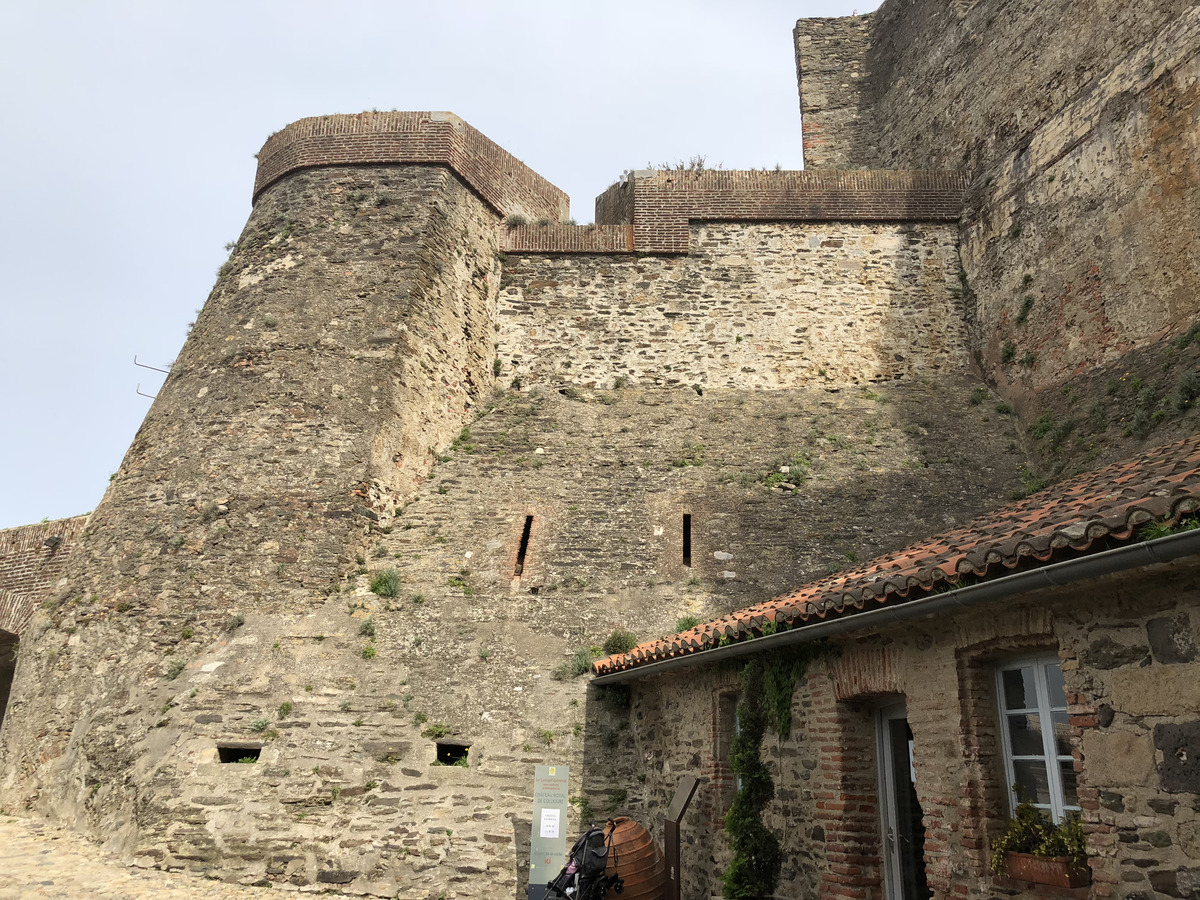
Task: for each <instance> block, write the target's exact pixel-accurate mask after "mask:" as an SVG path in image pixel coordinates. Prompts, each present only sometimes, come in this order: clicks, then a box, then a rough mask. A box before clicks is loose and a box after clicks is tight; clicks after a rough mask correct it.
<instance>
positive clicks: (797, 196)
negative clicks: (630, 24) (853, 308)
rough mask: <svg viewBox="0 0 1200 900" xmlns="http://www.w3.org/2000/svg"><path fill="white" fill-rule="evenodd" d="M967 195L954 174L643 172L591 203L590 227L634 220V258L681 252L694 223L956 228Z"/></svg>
mask: <svg viewBox="0 0 1200 900" xmlns="http://www.w3.org/2000/svg"><path fill="white" fill-rule="evenodd" d="M965 189H966V180H965V178H964V177H963V176H962V175H960V174H958V173H957V172H792V171H788V172H756V171H724V170H700V171H693V170H679V169H666V170H644V171H639V172H634V173H633V174H632V175H630V177H629V178H627V179H626V180H624V181H621V182H618V183H617V184H614V185H613V186H612V187H610V188H609V189H608V190H607V191H605V192H604V193H603V194H601V195H600V197H598V198H597V199H596V222H597V224H601V225H622V224H629V223H630V222H632V224H633V232H634V249H635V250H636V251H637V252H639V253H687V252H688V250H689V241H688V234H689V223H690V222H694V221H698V220H699V221H726V222H797V221H798V222H956V221H958V218H959V216H960V214H961V213H962V200H963V192H964V190H965ZM610 217H611V219H610Z"/></svg>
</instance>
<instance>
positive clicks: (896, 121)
mask: <svg viewBox="0 0 1200 900" xmlns="http://www.w3.org/2000/svg"><path fill="white" fill-rule="evenodd" d="M1068 23H1069V24H1068ZM795 37H796V52H797V60H798V62H797V65H798V73H799V77H800V91H801V97H802V100H801V105H802V107H803V108H804V114H805V122H804V127H805V140H806V154H808V156H807V162H808V165H809V166H811V167H814V168H817V169H820V168H826V167H832V168H866V169H876V168H890V167H901V168H913V169H922V168H937V169H951V170H961V171H963V172H965V173H966V174H967V175H968V176H969V178H970V183H971V187H970V190H969V192H968V202H967V206H966V211H965V215H964V218H963V220H962V264H963V279H964V286H965V293H966V298H967V303H968V310H969V312H968V321H969V327H970V334H971V341H970V346H971V351H972V353H973V354H975V355H976V357H977V358H978V359H979V361H980V363H981V365H982V367H983V370H984V371H985V372H986V374H987V377H988V379H989V380H990V381H992V382H993V383H994V384H995V385H996V387H997V388H998V390H999V391H1000V392H1001V393H1002V394H1003V395H1004V396H1005V397H1006V398H1007V399H1009V400H1010V401H1011V402H1012V403H1013V404H1014V405H1015V406H1016V407H1017V409H1018V412H1019V414H1020V415H1021V417H1022V420H1023V421H1024V422H1025V423H1026V424H1027V425H1032V424H1034V423H1035V422H1037V421H1038V420H1048V421H1052V422H1053V426H1056V427H1058V428H1060V429H1064V430H1066V431H1069V432H1071V436H1070V439H1068V440H1060V441H1056V442H1055V446H1054V448H1053V449H1052V450H1046V451H1044V452H1042V453H1041V460H1040V461H1041V463H1042V466H1043V467H1044V469H1045V470H1046V471H1048V472H1049V473H1050V474H1051V475H1052V476H1053V475H1056V474H1059V473H1067V474H1070V473H1074V472H1077V471H1081V470H1083V469H1085V468H1087V467H1089V466H1091V465H1094V464H1095V463H1096V462H1097V461H1107V460H1110V459H1115V458H1120V457H1122V456H1124V455H1127V454H1128V453H1130V452H1135V451H1136V449H1137V447H1138V446H1139V445H1141V442H1143V441H1145V440H1146V439H1147V438H1148V437H1150V436H1151V435H1152V437H1153V439H1154V440H1155V441H1165V440H1168V439H1170V438H1171V437H1174V436H1176V435H1177V434H1180V433H1186V431H1187V430H1188V429H1189V428H1190V427H1191V426H1190V424H1189V423H1186V422H1185V423H1179V422H1177V416H1178V413H1179V411H1180V409H1181V408H1185V409H1190V403H1189V402H1188V401H1187V398H1186V397H1180V399H1178V400H1177V399H1175V398H1176V397H1178V396H1180V394H1179V390H1180V387H1181V383H1183V382H1184V380H1185V379H1191V378H1193V377H1195V376H1193V375H1191V374H1189V373H1190V369H1191V360H1190V359H1188V360H1186V365H1181V364H1180V358H1179V354H1178V352H1177V349H1176V347H1175V341H1176V340H1182V336H1183V335H1186V334H1188V333H1189V329H1190V328H1191V326H1192V324H1193V323H1194V322H1195V321H1196V319H1197V313H1198V311H1200V306H1198V305H1197V297H1200V269H1197V262H1196V254H1195V253H1194V237H1195V235H1196V234H1197V232H1198V229H1200V222H1197V220H1196V215H1197V213H1196V210H1197V209H1198V208H1200V206H1198V203H1197V191H1198V190H1200V163H1198V160H1200V145H1198V144H1197V140H1198V138H1197V135H1198V134H1200V128H1198V127H1197V96H1198V95H1197V90H1198V89H1200V88H1198V87H1197V85H1198V84H1200V69H1198V68H1197V66H1198V65H1200V63H1198V61H1197V60H1198V53H1200V9H1197V8H1196V6H1195V4H1194V3H1190V2H1186V0H1156V2H1145V3H1123V2H1116V0H1111V2H1096V3H1087V4H1078V3H1069V2H1067V0H1059V2H1052V3H1017V4H1009V3H999V2H988V0H982V2H974V3H958V4H948V3H943V2H934V0H930V2H924V0H918V2H896V0H889V2H886V3H884V4H883V6H881V7H880V9H879V10H878V11H877V12H876V13H873V14H871V15H870V16H860V17H851V18H846V19H815V20H801V21H800V22H799V23H797V27H796V34H795ZM998 72H1004V73H1006V74H1005V77H1003V78H998V77H995V73H998ZM810 143H811V145H812V146H811V147H810V146H809V144H810ZM1131 354H1132V355H1133V358H1132V360H1131V359H1130V357H1131ZM1131 361H1132V362H1133V363H1134V364H1135V365H1134V367H1133V368H1131V367H1130V366H1129V363H1130V362H1131ZM1122 378H1124V379H1125V383H1128V382H1129V381H1130V380H1132V379H1136V382H1137V385H1138V388H1137V389H1136V390H1135V391H1133V392H1132V393H1133V394H1137V393H1138V392H1139V391H1142V392H1143V393H1142V396H1141V399H1140V400H1136V399H1135V398H1134V397H1132V396H1122V395H1120V394H1112V393H1109V390H1110V385H1111V384H1112V382H1114V381H1116V382H1120V381H1121V379H1122ZM1185 392H1186V391H1185Z"/></svg>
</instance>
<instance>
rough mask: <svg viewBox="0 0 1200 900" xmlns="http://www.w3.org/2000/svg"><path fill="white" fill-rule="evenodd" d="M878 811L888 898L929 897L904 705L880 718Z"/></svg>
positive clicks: (922, 828) (918, 899) (919, 899)
mask: <svg viewBox="0 0 1200 900" xmlns="http://www.w3.org/2000/svg"><path fill="white" fill-rule="evenodd" d="M876 734H877V736H878V737H877V742H878V759H879V813H880V825H881V827H882V829H883V860H882V862H883V884H884V896H885V897H887V900H929V898H930V897H931V896H932V894H931V892H930V890H929V886H928V885H927V884H926V882H925V826H924V825H923V824H922V822H921V804H920V803H919V802H917V786H916V781H917V776H916V770H915V768H914V767H913V754H912V745H913V736H912V730H911V729H910V728H909V727H908V714H907V713H906V712H905V709H904V705H903V704H898V705H896V706H888V707H885V708H884V709H881V710H880V711H879V714H878V717H877V719H876Z"/></svg>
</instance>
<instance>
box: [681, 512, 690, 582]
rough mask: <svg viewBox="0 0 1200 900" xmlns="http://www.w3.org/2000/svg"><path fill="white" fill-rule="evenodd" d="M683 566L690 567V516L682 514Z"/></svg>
mask: <svg viewBox="0 0 1200 900" xmlns="http://www.w3.org/2000/svg"><path fill="white" fill-rule="evenodd" d="M683 564H684V565H685V566H687V567H688V568H689V569H690V568H691V567H692V514H691V513H684V514H683Z"/></svg>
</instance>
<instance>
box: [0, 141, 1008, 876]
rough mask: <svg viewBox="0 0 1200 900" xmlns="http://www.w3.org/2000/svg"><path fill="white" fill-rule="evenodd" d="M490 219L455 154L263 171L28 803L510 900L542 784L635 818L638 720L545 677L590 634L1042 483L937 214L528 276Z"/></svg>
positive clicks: (37, 733) (699, 244)
mask: <svg viewBox="0 0 1200 900" xmlns="http://www.w3.org/2000/svg"><path fill="white" fill-rule="evenodd" d="M501 230H502V229H501V226H500V219H499V213H498V212H496V211H494V210H492V209H491V208H490V207H489V206H488V205H487V204H485V203H483V202H482V201H481V200H480V199H479V198H478V197H477V196H476V194H475V193H474V192H473V191H471V190H470V189H469V187H468V186H467V185H466V184H464V183H463V182H462V181H460V180H459V178H458V177H457V175H456V174H454V172H453V171H452V170H451V169H448V168H445V167H440V166H430V165H420V166H416V165H390V166H389V165H376V166H372V167H369V168H361V167H342V166H332V165H329V166H326V165H322V166H313V167H306V168H303V169H299V170H296V171H292V172H290V173H289V174H286V175H285V176H283V177H281V178H279V179H278V180H276V181H273V182H272V183H271V184H269V186H267V187H266V188H265V190H263V191H262V193H261V194H260V195H259V197H258V200H257V203H256V204H255V208H254V212H253V214H252V216H251V219H250V222H249V223H248V225H247V227H246V230H245V231H244V232H243V235H242V236H241V238H240V240H239V242H238V245H237V247H236V248H235V249H234V252H233V254H232V255H231V257H230V260H229V262H228V263H227V264H226V266H225V267H223V269H222V274H221V277H220V280H219V281H218V284H217V286H216V288H215V289H214V292H213V294H212V296H211V297H210V299H209V302H208V303H207V304H206V306H205V308H204V310H203V312H202V313H201V315H200V317H199V318H198V320H197V323H196V326H195V329H194V330H193V333H192V335H191V336H190V338H189V341H188V344H187V346H186V347H185V349H184V352H183V353H182V354H181V355H180V358H179V362H178V363H177V364H176V366H175V368H174V369H173V371H172V374H171V376H170V378H169V379H168V381H167V383H166V385H165V386H164V389H163V391H162V392H161V393H160V397H159V399H158V400H157V401H156V404H155V406H154V407H153V408H152V410H151V412H150V415H149V416H148V417H147V421H146V423H145V425H144V426H143V428H142V430H141V431H140V432H139V435H138V437H137V438H136V439H135V442H134V445H133V447H132V448H131V450H130V453H129V455H128V456H127V457H126V460H125V461H124V463H123V464H122V467H121V469H120V471H119V472H118V474H117V477H116V479H115V480H114V481H113V484H112V486H111V487H110V490H109V493H108V496H107V497H106V499H105V501H104V502H103V503H102V504H101V506H100V507H99V508H98V509H97V511H96V512H95V513H94V514H93V515H92V517H91V519H90V520H89V527H88V532H87V533H86V534H85V535H81V537H80V539H79V541H78V542H77V544H78V546H77V548H76V550H75V551H74V552H73V553H72V555H71V556H70V558H69V563H68V565H67V567H66V568H65V570H64V572H63V577H62V578H61V579H60V582H59V583H57V584H55V585H54V587H53V589H52V590H51V591H50V593H49V594H48V595H47V597H46V601H45V602H46V610H45V613H44V615H43V616H42V617H41V618H39V619H38V620H37V622H36V624H35V625H33V626H31V629H30V630H29V636H28V638H27V639H23V644H22V651H21V654H20V658H19V659H20V661H19V670H18V673H17V679H18V681H17V684H18V689H17V690H16V691H15V693H14V699H13V701H12V702H11V703H10V705H9V713H8V716H7V717H6V721H5V723H4V731H3V751H2V752H3V754H4V756H3V759H4V767H5V768H4V770H5V773H6V774H5V780H4V783H3V791H4V796H5V803H6V804H11V805H12V806H13V807H20V808H29V809H32V810H35V811H38V812H42V813H44V814H49V815H54V816H56V817H60V818H63V819H67V820H70V821H73V822H75V823H76V824H77V825H79V826H80V827H82V828H85V829H87V830H91V831H93V832H94V833H97V834H102V835H103V836H104V838H105V839H106V842H107V843H108V844H109V846H110V847H111V848H112V849H114V850H115V851H117V852H121V853H123V854H126V855H128V856H129V857H131V858H133V859H135V860H137V861H139V862H140V863H142V864H146V865H158V866H162V867H167V868H175V867H185V868H188V869H191V870H194V871H198V872H201V873H207V874H212V875H216V876H219V877H224V878H228V879H233V880H243V881H247V882H257V881H263V880H265V881H270V882H278V883H281V884H290V885H292V886H295V887H304V886H313V885H322V884H331V885H345V886H349V887H350V888H352V889H353V890H356V891H361V892H366V893H372V894H379V895H384V896H396V895H399V896H403V897H413V898H416V897H427V896H430V895H431V894H432V895H437V894H438V893H440V892H443V891H446V892H453V893H455V894H456V895H458V896H483V895H484V894H482V893H481V891H485V890H494V889H496V888H500V889H502V890H504V891H512V892H514V893H515V892H519V891H523V885H524V883H525V881H526V880H527V879H528V878H529V873H528V871H527V869H525V868H524V867H525V866H526V864H527V861H528V859H527V850H526V849H524V848H526V847H527V841H528V827H529V825H528V818H527V817H528V815H529V808H530V802H531V797H530V790H531V785H530V783H529V773H530V772H531V771H532V766H534V765H535V764H537V763H541V762H555V761H557V762H564V763H568V764H570V765H571V766H572V771H573V781H574V787H573V793H574V795H575V796H576V798H577V800H579V801H580V804H579V808H580V809H586V808H589V807H590V808H591V809H593V810H596V809H601V808H608V809H611V810H612V811H614V812H615V811H619V809H620V808H621V806H622V805H627V804H624V801H620V803H618V801H616V800H614V799H613V798H614V797H617V796H620V794H619V791H620V790H621V787H620V785H619V784H617V783H614V782H613V780H612V779H611V778H609V777H607V776H606V775H605V773H607V772H611V771H613V770H614V769H615V768H617V767H618V766H620V765H624V764H626V763H624V762H622V760H625V758H626V756H627V754H628V747H627V746H626V743H625V741H624V739H623V734H624V732H625V730H626V729H627V728H628V727H629V723H628V718H627V716H626V714H625V713H624V712H622V711H621V710H620V709H615V710H614V709H611V708H610V706H609V705H608V704H606V703H605V702H602V701H601V699H600V698H599V697H598V696H593V695H590V694H589V693H588V692H587V690H586V687H585V684H584V682H583V681H582V680H574V679H572V678H569V677H568V678H566V679H565V680H556V679H554V678H552V677H551V674H552V672H554V670H555V669H556V668H557V667H559V666H560V665H561V664H563V663H565V662H567V661H568V659H569V658H570V657H571V656H572V655H573V654H575V653H576V652H577V651H579V650H584V651H587V650H588V649H589V648H591V647H598V646H599V645H600V644H601V643H603V641H604V639H605V637H606V635H607V634H608V633H609V632H610V631H612V630H613V629H614V628H616V627H618V626H619V627H625V628H629V629H632V630H634V631H635V632H636V633H638V634H641V635H656V634H662V633H665V632H667V631H669V630H670V629H671V628H672V627H673V626H674V622H675V620H676V619H677V618H679V617H680V616H685V615H697V616H711V615H717V614H720V613H723V612H726V611H728V610H731V609H733V608H736V607H737V606H741V605H744V604H746V603H748V602H753V601H755V600H760V599H765V598H766V597H769V596H771V595H773V594H775V593H778V592H780V591H783V590H786V589H787V588H788V587H789V586H791V585H794V584H795V583H797V582H798V581H802V580H803V579H806V578H811V577H813V576H815V575H819V574H823V573H825V572H827V571H829V570H830V568H835V567H837V566H838V565H839V564H840V561H844V560H846V559H852V558H858V557H859V556H867V555H874V554H876V553H878V552H881V551H883V550H886V549H894V548H898V547H900V546H902V545H903V544H904V543H906V542H907V541H908V540H909V539H910V538H911V535H913V534H914V533H919V534H929V533H932V532H934V531H937V530H939V529H942V528H945V527H948V526H950V525H953V524H956V523H959V522H962V521H964V520H965V519H966V518H968V517H970V516H972V515H974V514H976V513H977V512H978V511H979V510H980V509H982V508H990V507H992V506H995V505H997V504H998V503H1000V502H1002V501H1003V500H1005V499H1007V497H1008V496H1010V495H1011V494H1012V493H1013V492H1014V491H1018V490H1020V489H1021V488H1020V479H1019V477H1018V470H1019V467H1020V465H1021V462H1022V460H1023V454H1022V453H1021V450H1020V445H1019V436H1018V435H1017V434H1016V433H1015V432H1014V431H1013V427H1012V420H1011V419H1010V418H1008V417H1006V416H1004V415H1000V414H997V413H996V412H995V411H994V410H993V408H992V406H993V405H994V404H993V403H988V404H981V403H979V402H978V400H979V397H980V395H981V394H982V395H983V396H986V395H987V392H986V390H985V389H984V388H983V387H982V385H981V384H980V382H979V381H978V379H977V378H975V377H974V376H973V375H972V374H971V373H970V371H969V369H968V366H967V362H968V360H967V357H966V355H965V353H964V352H963V341H964V336H963V331H962V320H963V316H962V311H961V308H960V304H961V294H960V293H959V292H958V291H957V279H956V277H955V259H954V255H955V252H954V251H955V248H954V235H953V231H952V229H950V228H949V227H947V226H946V225H944V224H938V223H927V222H919V223H914V224H908V225H905V224H887V223H868V222H859V223H853V224H842V225H837V224H832V223H830V224H824V225H821V224H813V223H755V224H747V225H742V226H738V225H735V224H733V223H725V222H721V223H710V224H706V225H696V226H694V227H693V228H692V230H691V231H690V232H689V234H688V236H687V243H688V245H689V247H690V248H691V250H690V253H689V254H688V255H686V256H680V255H676V256H664V257H659V256H655V257H644V258H641V259H639V258H637V257H635V256H625V257H620V258H619V260H618V259H614V258H613V257H610V256H608V255H599V256H597V255H588V254H582V255H580V254H573V255H570V256H559V255H544V254H536V253H534V254H526V255H521V254H516V253H512V252H511V251H510V255H509V256H508V259H507V261H506V262H504V263H503V265H501V263H500V261H499V252H498V243H497V236H498V235H499V234H500V233H501ZM547 307H556V308H558V309H559V310H560V315H559V316H558V317H548V316H547V314H546V312H544V310H545V309H546V308H547ZM563 320H565V322H564V321H563ZM889 330H890V332H891V336H890V337H889V336H888V333H889ZM603 335H608V336H609V337H610V338H615V340H605V339H603V337H602V336H603ZM626 340H628V341H630V342H631V343H630V345H629V352H627V353H621V354H614V352H613V351H614V349H616V348H620V347H622V346H624V343H623V342H625V341H626ZM637 344H644V345H645V346H642V347H637V346H636V345H637ZM839 348H840V349H839ZM568 360H573V361H574V363H575V365H574V367H568V366H567V365H566V362H567V361H568ZM949 485H954V487H953V488H951V489H950V490H951V493H952V499H948V498H947V496H946V495H945V493H944V492H945V491H946V490H947V489H948V486H949ZM863 510H866V511H868V513H867V515H868V519H865V520H862V521H860V522H858V523H857V524H853V523H854V522H855V516H856V511H863ZM886 511H890V512H886ZM684 514H687V515H689V516H690V517H691V520H690V521H691V523H692V526H691V527H692V557H691V559H690V560H689V559H685V558H684V557H683V554H682V528H683V525H682V523H683V516H684ZM526 520H529V521H530V522H531V527H530V541H529V546H528V551H527V555H526V558H525V559H524V563H523V567H522V570H521V572H520V573H518V572H517V567H516V555H517V552H518V545H519V542H520V537H521V534H522V531H523V527H524V524H525V522H526ZM798 522H802V523H803V524H802V525H801V524H798ZM389 570H390V571H389ZM385 574H388V575H392V576H393V577H394V579H395V583H396V587H395V588H394V589H391V590H385V591H384V594H387V595H389V596H381V595H380V594H378V593H373V592H372V591H371V590H370V589H369V587H370V585H371V583H372V582H373V581H374V580H375V579H376V578H377V577H379V576H381V575H385ZM22 685H24V687H22ZM76 710H86V711H87V712H86V713H85V714H84V716H83V717H82V718H80V717H79V716H78V715H76V712H75V711H76ZM439 740H443V741H452V742H455V743H456V745H458V746H469V752H468V762H469V766H468V767H466V768H462V767H460V766H436V765H431V764H432V763H434V762H435V760H436V757H437V752H438V748H437V743H438V741H439ZM243 754H245V755H247V757H250V756H256V757H257V762H254V763H252V764H247V763H241V764H238V763H236V762H224V761H222V760H223V758H224V759H238V758H241V757H242V755H243ZM630 809H631V811H633V812H635V813H638V812H644V813H646V814H647V815H650V816H652V813H651V811H650V810H649V809H647V808H645V807H642V806H639V805H637V804H632V805H631V806H630ZM114 823H121V824H120V826H119V827H115V828H114V827H113V824H114ZM578 824H581V823H579V822H577V821H575V820H574V819H573V821H572V826H573V827H575V826H578Z"/></svg>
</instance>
